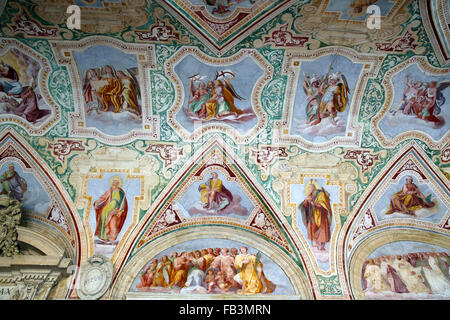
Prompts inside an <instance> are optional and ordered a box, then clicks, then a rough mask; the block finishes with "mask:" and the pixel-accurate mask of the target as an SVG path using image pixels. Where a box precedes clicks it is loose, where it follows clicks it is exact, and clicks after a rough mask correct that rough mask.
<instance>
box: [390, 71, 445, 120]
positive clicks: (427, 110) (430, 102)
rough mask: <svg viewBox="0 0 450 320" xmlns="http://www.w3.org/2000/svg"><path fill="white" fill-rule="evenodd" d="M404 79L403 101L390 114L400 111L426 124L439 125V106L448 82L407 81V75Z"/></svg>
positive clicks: (443, 98) (442, 101)
mask: <svg viewBox="0 0 450 320" xmlns="http://www.w3.org/2000/svg"><path fill="white" fill-rule="evenodd" d="M405 78H406V89H405V92H404V93H403V99H402V100H401V101H400V103H399V104H398V106H397V107H396V108H394V110H391V111H390V112H392V114H393V115H395V114H396V113H397V112H398V111H401V112H402V113H403V114H406V115H408V114H411V115H415V116H416V117H418V118H419V119H422V120H425V121H428V122H434V123H440V122H441V120H440V119H439V118H438V117H437V115H439V114H440V113H441V106H442V105H443V104H444V103H445V97H444V94H443V91H444V90H445V89H446V88H447V87H449V86H450V81H449V80H444V81H441V82H439V83H438V82H437V81H431V82H429V83H426V82H419V81H417V82H414V81H413V80H409V77H408V75H406V77H405Z"/></svg>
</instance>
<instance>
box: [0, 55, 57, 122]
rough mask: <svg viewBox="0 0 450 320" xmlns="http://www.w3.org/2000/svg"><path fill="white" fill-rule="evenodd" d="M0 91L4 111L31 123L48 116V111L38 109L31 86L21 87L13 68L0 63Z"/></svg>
mask: <svg viewBox="0 0 450 320" xmlns="http://www.w3.org/2000/svg"><path fill="white" fill-rule="evenodd" d="M0 91H1V92H5V93H6V94H7V96H3V97H2V98H1V100H0V102H2V103H6V105H7V106H6V108H5V111H6V112H8V113H10V112H11V113H14V114H15V115H18V116H20V117H22V118H25V119H26V120H27V121H29V122H31V123H33V124H34V123H36V121H37V120H39V119H41V118H43V117H45V116H47V115H49V114H50V113H51V111H50V110H42V109H39V106H38V99H37V97H36V93H35V92H34V89H33V87H32V86H23V85H22V84H21V83H20V82H19V75H18V73H17V71H16V70H14V68H13V67H11V66H9V65H7V64H5V63H3V62H0Z"/></svg>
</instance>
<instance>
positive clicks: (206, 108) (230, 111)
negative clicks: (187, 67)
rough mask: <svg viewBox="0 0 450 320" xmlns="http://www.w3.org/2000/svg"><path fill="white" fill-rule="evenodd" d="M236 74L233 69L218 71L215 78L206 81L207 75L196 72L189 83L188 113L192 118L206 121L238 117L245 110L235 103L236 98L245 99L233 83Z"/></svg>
mask: <svg viewBox="0 0 450 320" xmlns="http://www.w3.org/2000/svg"><path fill="white" fill-rule="evenodd" d="M234 77H235V74H234V73H233V72H231V71H221V72H218V71H216V75H215V79H214V80H209V81H207V82H205V81H204V79H205V78H206V77H205V76H201V75H199V74H195V75H193V76H191V77H189V79H190V83H189V92H190V99H189V101H188V108H187V110H186V113H187V114H188V116H190V117H191V118H199V119H202V120H204V121H209V120H213V119H216V120H217V119H223V118H227V119H229V118H234V119H238V118H240V116H241V115H243V114H244V113H245V112H244V111H243V110H241V109H239V108H238V107H236V105H235V99H237V100H245V99H244V98H242V97H241V96H240V95H239V94H238V93H237V92H236V90H235V89H234V87H233V85H232V84H231V80H233V79H234Z"/></svg>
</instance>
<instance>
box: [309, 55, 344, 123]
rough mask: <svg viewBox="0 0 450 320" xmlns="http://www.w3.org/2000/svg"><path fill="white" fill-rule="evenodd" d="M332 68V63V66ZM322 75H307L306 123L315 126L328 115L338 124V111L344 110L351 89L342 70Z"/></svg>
mask: <svg viewBox="0 0 450 320" xmlns="http://www.w3.org/2000/svg"><path fill="white" fill-rule="evenodd" d="M329 69H330V70H331V64H330V68H329ZM328 74H329V71H328V72H327V73H326V74H325V75H324V76H322V77H319V76H317V75H316V74H314V75H313V77H312V78H311V77H310V76H309V75H305V80H304V81H303V90H304V92H305V94H306V96H307V99H306V102H307V104H306V110H305V113H306V120H307V121H306V123H307V124H309V125H311V126H313V125H316V124H318V123H319V122H321V121H322V119H325V118H327V117H330V119H331V122H332V123H333V124H336V121H335V119H334V118H336V116H337V114H338V112H344V111H345V108H346V107H347V104H348V99H349V93H350V89H349V87H348V84H347V79H346V77H345V76H344V75H343V74H341V73H340V72H336V73H333V74H331V76H329V75H328Z"/></svg>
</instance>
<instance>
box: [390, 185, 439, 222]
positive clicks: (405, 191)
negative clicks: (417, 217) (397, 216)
mask: <svg viewBox="0 0 450 320" xmlns="http://www.w3.org/2000/svg"><path fill="white" fill-rule="evenodd" d="M430 198H431V195H429V196H428V197H425V196H424V194H423V193H422V192H420V190H419V188H418V187H417V185H415V184H414V183H413V177H411V176H408V177H406V182H405V185H404V186H403V188H402V190H400V191H399V192H396V193H395V194H394V195H392V197H391V203H390V207H389V211H388V212H386V214H392V213H394V212H401V213H404V214H408V215H414V211H416V210H419V209H422V208H432V207H434V205H435V203H434V202H432V201H430Z"/></svg>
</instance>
